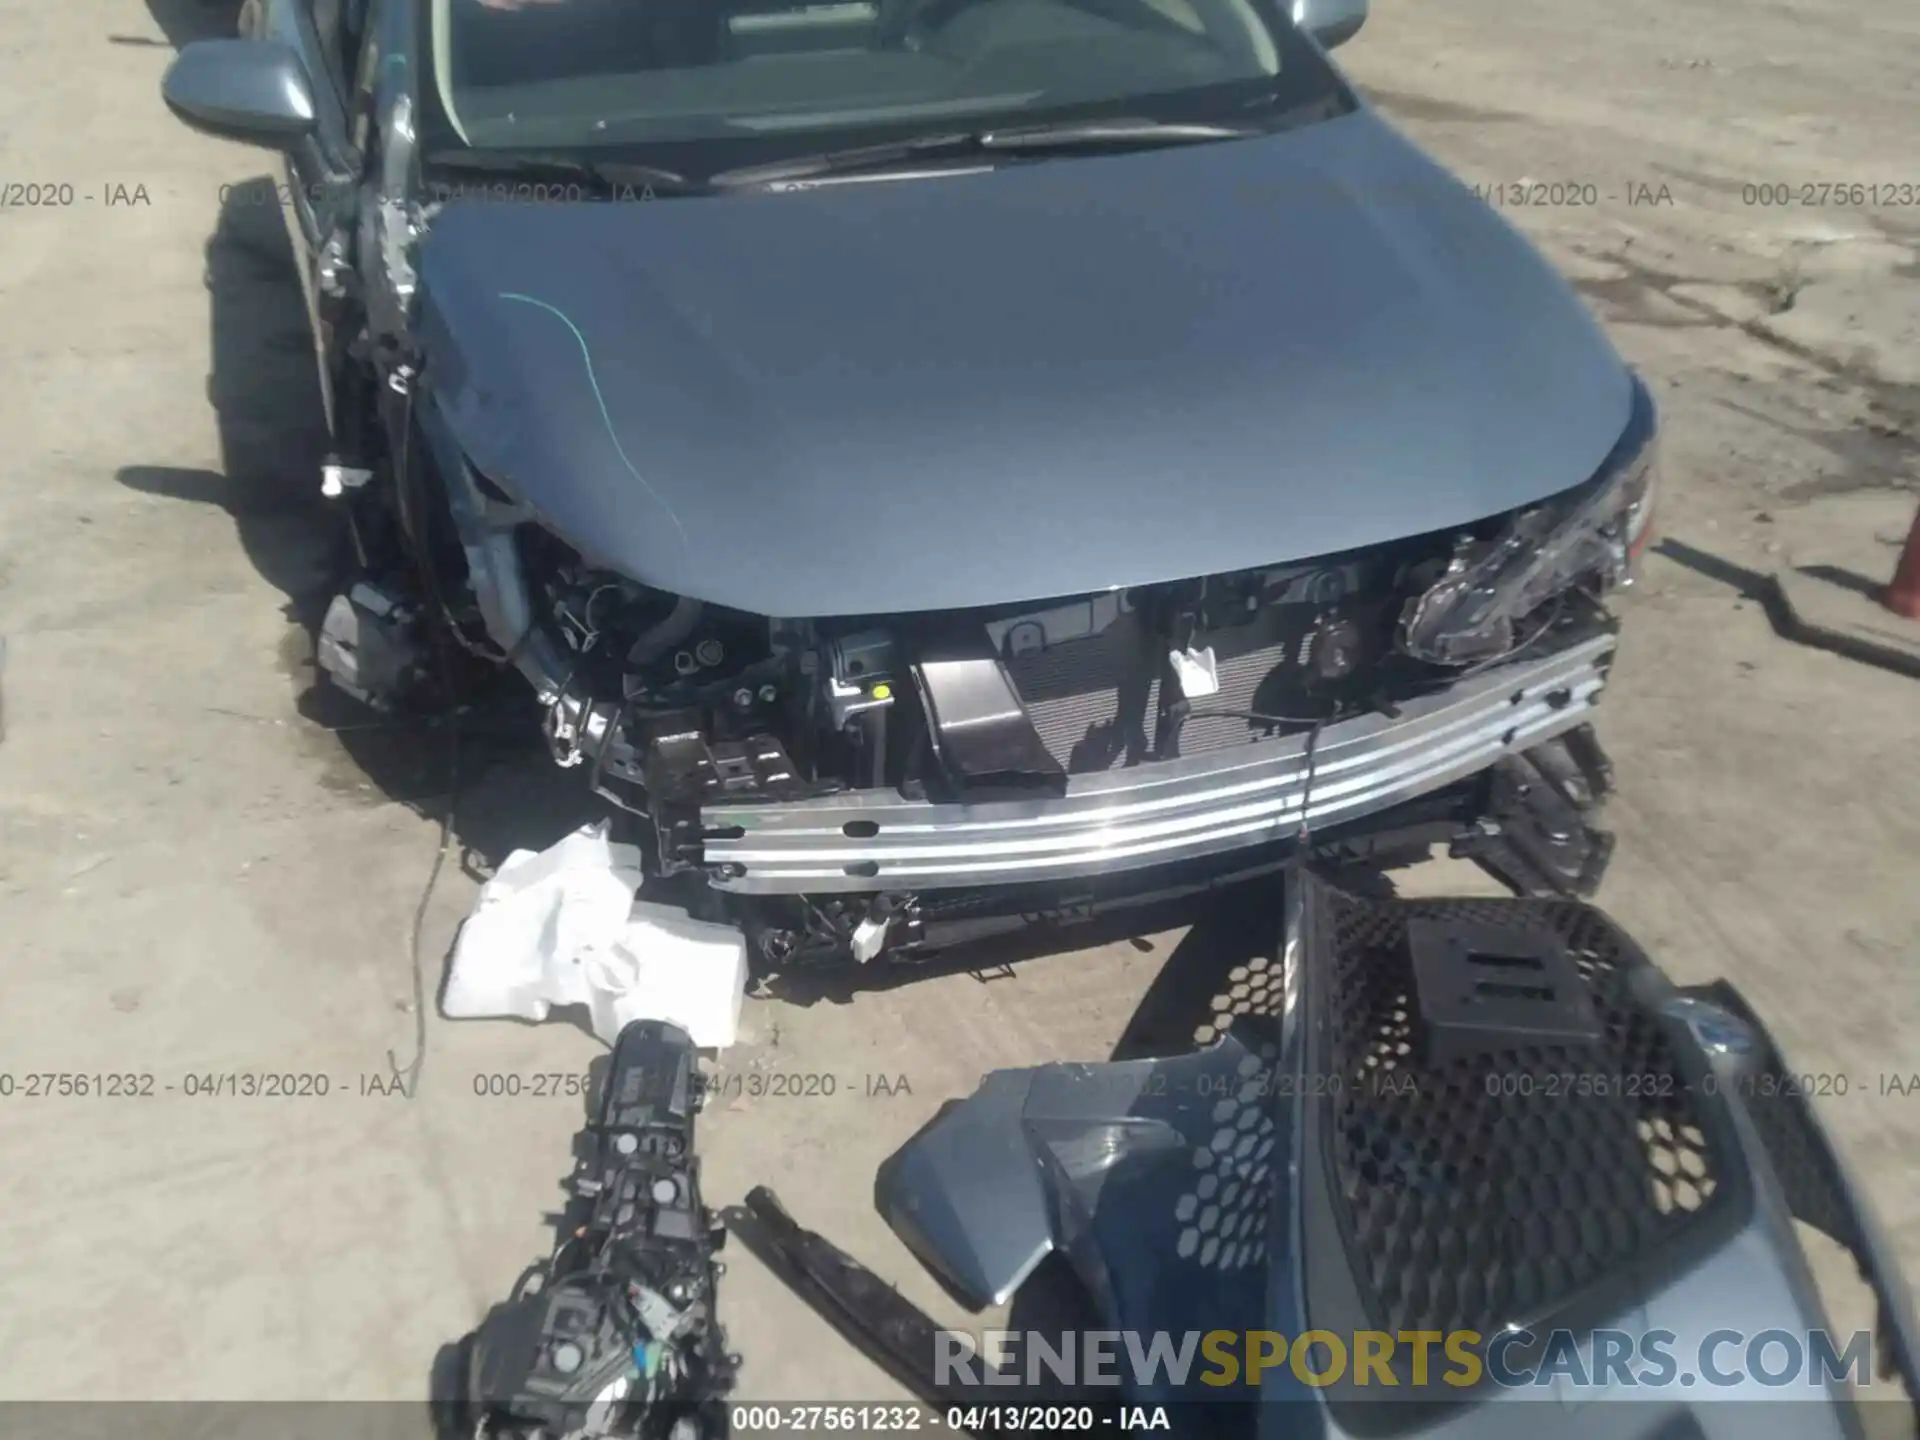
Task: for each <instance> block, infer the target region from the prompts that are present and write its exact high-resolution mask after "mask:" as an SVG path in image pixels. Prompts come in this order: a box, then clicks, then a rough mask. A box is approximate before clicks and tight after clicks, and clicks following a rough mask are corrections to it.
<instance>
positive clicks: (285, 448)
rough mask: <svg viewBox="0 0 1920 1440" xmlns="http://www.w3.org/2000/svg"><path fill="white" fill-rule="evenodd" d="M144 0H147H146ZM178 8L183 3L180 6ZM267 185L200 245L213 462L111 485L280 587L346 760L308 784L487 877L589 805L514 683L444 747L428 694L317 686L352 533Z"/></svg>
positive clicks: (295, 646)
mask: <svg viewBox="0 0 1920 1440" xmlns="http://www.w3.org/2000/svg"><path fill="white" fill-rule="evenodd" d="M156 3H157V0H156ZM177 8H183V9H184V8H186V6H185V4H184V0H183V3H182V4H181V6H179V7H177ZM280 193H281V190H280V187H279V186H278V185H277V184H276V182H275V180H274V179H273V178H272V177H270V176H266V175H262V176H258V177H256V178H254V179H252V180H248V181H245V182H244V183H241V184H237V185H231V186H227V187H224V188H223V191H222V196H221V202H220V209H219V214H218V217H217V219H216V222H215V225H214V230H213V234H212V236H211V237H210V238H209V239H208V241H207V245H206V270H205V279H206V286H207V292H208V316H209V326H210V332H211V333H210V346H209V349H210V355H211V373H210V374H209V375H208V377H207V400H208V403H209V404H210V405H211V406H212V408H213V411H214V416H215V423H216V429H217V432H218V436H219V446H220V464H219V468H218V469H198V468H188V467H179V466H168V465H128V466H126V467H124V468H122V469H121V470H120V472H119V476H118V478H119V480H120V483H121V484H123V485H125V486H127V487H128V488H129V489H133V490H138V491H141V492H142V493H144V494H150V495H163V496H167V497H170V498H173V499H177V500H180V501H182V502H184V503H188V504H198V505H212V506H216V507H218V508H219V509H221V510H224V511H225V512H226V513H227V514H228V515H229V516H230V517H231V518H232V520H233V524H234V531H235V535H236V537H237V538H238V540H239V543H240V546H241V548H242V549H243V550H244V551H245V553H246V555H247V558H248V560H249V561H250V562H251V563H252V565H253V567H254V569H255V570H256V571H257V572H258V573H259V575H260V576H261V578H262V579H264V580H265V581H267V583H268V584H270V585H272V586H273V587H274V588H275V589H276V590H278V591H279V592H280V594H281V596H282V597H283V601H282V606H281V609H282V613H283V614H284V616H285V617H286V619H287V622H288V634H287V639H286V642H285V644H284V645H283V647H282V667H283V669H284V670H285V672H286V674H287V676H288V679H289V682H290V684H291V685H292V686H293V688H294V692H295V706H296V709H297V710H298V711H299V713H300V715H301V716H302V717H303V718H304V719H306V720H307V721H308V722H309V723H310V724H311V725H313V726H314V727H316V728H317V729H321V730H325V731H327V732H329V733H330V734H332V735H333V736H334V737H335V738H336V739H337V740H338V742H339V751H340V754H341V756H343V757H344V764H339V765H335V766H334V767H333V770H334V772H335V773H332V774H329V775H324V776H322V775H317V776H316V783H317V784H324V785H325V786H326V788H329V789H336V790H354V791H364V792H366V793H369V794H371V795H372V796H374V797H375V798H377V799H384V800H391V801H396V802H399V803H402V804H405V805H407V806H409V807H410V808H412V809H414V810H415V811H417V812H418V813H420V814H421V815H423V816H425V817H426V818H429V819H432V820H436V821H438V820H443V819H445V818H446V814H447V810H448V805H449V801H450V800H451V801H452V802H453V807H454V811H455V814H454V832H455V835H456V838H457V840H458V842H459V845H460V847H461V856H462V863H463V866H464V868H466V869H467V870H468V872H469V873H472V874H485V873H489V872H490V871H491V870H492V869H493V868H495V867H497V865H498V864H499V862H500V861H501V860H502V859H504V858H505V856H506V855H507V853H508V852H509V851H511V850H513V849H515V848H521V847H525V848H531V849H539V848H541V847H542V846H544V845H547V844H551V843H552V842H553V841H554V840H557V839H558V838H559V837H560V836H561V835H563V834H565V833H566V832H567V831H568V830H570V829H573V828H575V827H576V826H578V825H580V824H582V823H584V822H585V821H587V820H589V819H592V818H594V817H595V815H596V814H597V813H598V810H597V807H595V806H594V805H593V804H592V802H591V800H590V797H588V796H587V795H585V793H584V787H583V786H579V785H570V784H568V783H566V782H567V781H568V780H569V779H571V776H569V775H567V774H563V773H562V772H559V771H556V770H555V769H554V768H553V766H552V765H551V764H550V763H549V762H548V760H547V758H546V753H545V750H544V748H543V747H542V746H541V744H540V741H539V738H538V734H539V732H538V728H537V724H536V723H535V721H536V719H537V717H536V715H535V714H534V713H533V711H532V707H531V700H530V697H528V696H524V695H522V694H521V691H522V690H523V689H524V687H520V686H518V685H516V684H514V683H512V677H506V683H503V684H502V685H501V686H499V687H497V689H498V691H499V693H498V694H491V693H488V694H482V693H477V692H472V693H467V694H464V695H463V702H466V705H465V710H466V713H464V714H463V715H462V716H461V717H460V719H459V722H458V732H459V738H458V749H457V752H456V748H455V742H454V739H453V733H452V732H453V729H454V726H453V723H452V721H451V720H450V717H449V716H448V715H447V714H446V713H444V711H443V708H442V707H440V706H439V705H438V704H437V703H433V702H430V703H429V704H427V705H426V706H424V707H423V708H422V710H421V711H420V712H419V713H410V714H404V715H401V714H394V715H388V714H382V713H380V712H378V711H375V710H372V709H370V708H369V707H367V706H364V705H362V704H360V703H359V702H357V701H355V700H353V699H351V698H350V697H348V696H347V695H345V694H344V693H343V692H341V691H339V690H337V689H336V688H334V687H333V686H331V685H329V684H325V683H321V682H320V681H319V680H318V678H317V676H316V673H315V670H314V664H313V654H314V639H315V636H316V635H317V633H318V630H319V626H320V623H321V621H322V619H323V618H324V617H325V614H326V608H327V604H328V602H329V601H330V600H331V599H332V597H333V596H334V595H335V594H336V593H338V592H339V591H340V590H341V589H342V588H344V587H345V585H346V584H347V583H348V582H349V581H350V580H351V578H352V574H353V564H354V560H353V552H352V545H351V538H350V536H349V534H348V532H347V530H346V527H345V525H344V523H343V522H342V520H341V517H340V516H339V514H338V512H337V511H335V510H334V509H333V508H332V507H330V506H329V505H328V504H327V503H326V502H325V501H323V499H322V498H321V495H320V483H319V482H320V466H321V464H322V462H323V460H324V458H325V456H326V453H327V449H328V432H327V424H326V417H325V413H324V410H323V407H322V404H321V399H320V391H319V385H318V382H317V380H316V377H315V370H314V351H313V332H312V328H311V326H310V325H309V323H308V318H307V312H306V304H305V301H304V299H303V297H302V295H301V291H300V283H299V273H298V271H297V270H296V268H295V265H294V258H293V248H292V243H291V241H290V239H289V235H288V230H287V225H286V221H285V219H284V217H283V215H282V212H281V208H280V205H281V202H280Z"/></svg>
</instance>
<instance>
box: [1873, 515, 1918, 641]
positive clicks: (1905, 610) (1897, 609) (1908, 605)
mask: <svg viewBox="0 0 1920 1440" xmlns="http://www.w3.org/2000/svg"><path fill="white" fill-rule="evenodd" d="M1880 603H1881V604H1882V605H1884V606H1886V607H1887V609H1889V610H1891V611H1893V613H1894V614H1896V615H1904V616H1906V617H1907V619H1909V620H1920V511H1915V512H1914V516H1913V528H1912V529H1911V530H1909V531H1908V532H1907V546H1906V549H1904V550H1902V551H1901V552H1900V563H1899V564H1898V565H1897V566H1895V567H1894V571H1893V583H1892V584H1890V585H1889V586H1887V588H1886V592H1885V593H1884V594H1882V595H1881V597H1880Z"/></svg>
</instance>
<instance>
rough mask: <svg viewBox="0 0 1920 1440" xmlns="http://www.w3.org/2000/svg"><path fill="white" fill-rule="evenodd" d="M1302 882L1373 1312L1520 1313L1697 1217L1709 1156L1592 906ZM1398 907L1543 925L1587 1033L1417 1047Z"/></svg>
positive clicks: (1623, 1261)
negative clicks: (1589, 1015) (1360, 893)
mask: <svg viewBox="0 0 1920 1440" xmlns="http://www.w3.org/2000/svg"><path fill="white" fill-rule="evenodd" d="M1322 894H1323V895H1325V896H1326V899H1327V902H1328V905H1327V910H1326V912H1325V914H1326V918H1327V919H1328V920H1330V921H1331V922H1332V923H1331V926H1330V927H1329V928H1330V929H1331V932H1332V934H1331V939H1332V944H1331V946H1330V949H1331V951H1332V956H1331V962H1332V963H1331V965H1330V967H1329V971H1328V972H1323V974H1324V976H1325V979H1326V980H1327V982H1328V983H1329V984H1330V988H1331V994H1330V997H1329V1001H1328V1005H1327V1008H1326V1009H1325V1010H1324V1011H1323V1012H1322V1013H1323V1014H1325V1016H1326V1018H1327V1022H1328V1026H1327V1032H1326V1036H1327V1041H1328V1050H1327V1055H1326V1058H1327V1060H1328V1061H1329V1062H1330V1063H1329V1064H1328V1065H1327V1066H1326V1071H1325V1073H1326V1074H1327V1075H1328V1076H1329V1077H1338V1085H1337V1093H1335V1094H1333V1095H1332V1096H1331V1100H1330V1105H1329V1111H1330V1118H1331V1123H1330V1124H1329V1125H1328V1127H1327V1130H1326V1132H1325V1137H1324V1138H1325V1141H1326V1145H1327V1149H1328V1152H1329V1153H1328V1159H1329V1162H1330V1165H1331V1169H1332V1173H1333V1178H1334V1183H1335V1186H1336V1194H1337V1197H1338V1203H1339V1205H1340V1207H1341V1209H1342V1211H1343V1214H1342V1216H1341V1220H1342V1224H1341V1229H1342V1232H1343V1234H1344V1235H1345V1237H1346V1240H1347V1244H1348V1249H1349V1255H1350V1259H1351V1261H1352V1264H1353V1269H1354V1273H1355V1276H1356V1278H1357V1279H1358V1281H1359V1282H1360V1286H1361V1291H1362V1295H1363V1297H1365V1298H1366V1299H1367V1301H1368V1302H1369V1303H1368V1308H1369V1309H1370V1310H1371V1311H1372V1312H1373V1313H1374V1317H1375V1319H1376V1322H1377V1323H1378V1324H1380V1325H1381V1327H1382V1328H1384V1329H1387V1330H1391V1331H1399V1330H1403V1329H1421V1330H1453V1329H1470V1330H1478V1331H1480V1332H1481V1333H1482V1334H1486V1333H1490V1332H1491V1331H1493V1330H1494V1329H1497V1328H1499V1327H1500V1326H1503V1325H1506V1324H1509V1323H1517V1324H1528V1323H1532V1322H1534V1321H1536V1320H1538V1319H1539V1318H1541V1317H1543V1316H1546V1315H1548V1314H1551V1313H1555V1312H1557V1311H1559V1310H1561V1308H1562V1307H1563V1306H1564V1305H1566V1304H1567V1303H1568V1302H1570V1301H1571V1300H1573V1299H1574V1298H1575V1297H1576V1296H1577V1295H1578V1294H1579V1293H1580V1292H1581V1291H1583V1290H1585V1289H1587V1288H1588V1287H1590V1286H1592V1285H1594V1284H1595V1283H1596V1282H1599V1281H1601V1280H1602V1279H1603V1278H1604V1277H1607V1276H1608V1275H1609V1274H1610V1273H1613V1272H1617V1271H1619V1270H1620V1269H1621V1267H1623V1266H1624V1265H1627V1264H1629V1263H1631V1262H1634V1261H1637V1260H1642V1259H1645V1258H1646V1257H1648V1256H1649V1254H1650V1253H1651V1252H1653V1251H1655V1250H1658V1249H1661V1248H1663V1247H1664V1245H1665V1244H1666V1243H1667V1242H1668V1241H1670V1240H1675V1239H1678V1238H1679V1237H1681V1236H1682V1235H1683V1234H1684V1233H1685V1232H1686V1231H1688V1230H1689V1229H1690V1228H1691V1227H1693V1226H1695V1225H1696V1224H1697V1223H1699V1222H1700V1221H1701V1220H1702V1219H1703V1218H1704V1217H1705V1216H1706V1214H1707V1212H1708V1211H1709V1209H1710V1208H1711V1204H1712V1201H1713V1197H1714V1195H1715V1193H1716V1191H1717V1190H1719V1189H1720V1188H1722V1187H1721V1185H1720V1176H1721V1175H1722V1174H1723V1173H1725V1171H1726V1165H1725V1162H1724V1161H1723V1160H1722V1159H1721V1158H1720V1156H1719V1154H1717V1153H1716V1147H1715V1146H1714V1145H1713V1144H1712V1143H1710V1142H1709V1139H1708V1131H1707V1129H1706V1128H1705V1127H1704V1126H1703V1124H1702V1119H1701V1116H1700V1114H1699V1113H1698V1102H1697V1100H1696V1097H1695V1096H1694V1095H1693V1093H1692V1092H1691V1090H1690V1087H1689V1085H1688V1082H1687V1080H1686V1079H1684V1078H1683V1077H1682V1075H1681V1074H1680V1073H1679V1071H1678V1070H1677V1069H1676V1063H1675V1054H1674V1051H1673V1048H1672V1046H1671V1044H1670V1042H1669V1040H1668V1038H1667V1035H1666V1033H1665V1032H1664V1030H1663V1029H1662V1027H1661V1025H1660V1023H1659V1021H1658V1020H1657V1019H1656V1018H1655V1017H1654V1016H1653V1015H1651V1014H1649V1013H1647V1011H1646V1010H1645V1009H1644V1008H1643V1007H1642V1006H1641V1005H1639V1004H1638V1003H1637V1002H1636V1001H1635V1000H1634V998H1633V997H1632V994H1631V991H1630V987H1629V981H1630V978H1631V974H1632V972H1633V971H1634V970H1636V969H1639V968H1643V967H1645V961H1644V960H1642V959H1640V958H1639V956H1638V952H1637V950H1634V949H1633V947H1632V946H1631V944H1630V942H1625V941H1624V937H1622V936H1620V934H1619V932H1618V931H1616V930H1615V929H1614V928H1613V926H1612V925H1611V924H1610V923H1609V922H1608V921H1607V920H1606V919H1605V917H1604V916H1602V915H1601V914H1600V913H1599V912H1598V911H1596V910H1594V909H1592V908H1590V907H1588V906H1585V905H1581V904H1578V903H1577V902H1571V901H1520V900H1500V901H1476V900H1434V901H1417V900H1415V901H1385V902H1380V901H1370V900H1363V899H1358V898H1355V897H1353V896H1349V895H1345V894H1342V893H1339V892H1334V891H1323V892H1322ZM1416 917H1419V918H1426V919H1432V920H1437V921H1442V922H1446V921H1455V922H1464V923H1469V924H1473V923H1478V924H1486V925H1496V926H1517V927H1520V928H1523V929H1531V930H1545V931H1547V932H1548V933H1550V934H1552V935H1553V936H1554V937H1555V938H1557V939H1558V940H1559V941H1560V943H1561V944H1562V945H1564V946H1565V947H1566V949H1567V952H1568V954H1569V955H1570V957H1571V958H1572V959H1573V961H1574V963H1575V965H1576V966H1577V967H1578V969H1579V972H1580V974H1581V977H1582V978H1583V980H1584V981H1585V982H1586V985H1587V986H1588V988H1589V991H1590V993H1591V996H1592V999H1593V1001H1594V1004H1595V1007H1596V1009H1597V1011H1598V1013H1599V1016H1600V1019H1601V1022H1602V1025H1603V1027H1604V1038H1603V1039H1602V1040H1601V1041H1599V1042H1598V1043H1597V1044H1581V1043H1577V1042H1575V1043H1568V1044H1544V1045H1524V1046H1519V1047H1516V1048H1513V1049H1508V1050H1504V1051H1498V1052H1493V1053H1487V1054H1480V1055H1475V1056H1468V1057H1463V1058H1460V1059H1456V1060H1453V1061H1451V1062H1449V1063H1446V1064H1443V1065H1438V1066H1429V1065H1428V1064H1426V1063H1425V1062H1424V1061H1423V1060H1422V1058H1421V1055H1420V1050H1419V1044H1418V1033H1417V1028H1416V1020H1415V1015H1414V1008H1415V1004H1416V1002H1415V999H1414V994H1415V991H1414V980H1413V969H1412V962H1411V959H1410V956H1409V950H1408V944H1407V922H1408V921H1409V920H1410V919H1413V918H1416ZM1322 933H1323V934H1324V933H1325V932H1324V931H1323V932H1322ZM1334 1088H1335V1087H1334V1086H1333V1085H1332V1084H1331V1083H1330V1085H1329V1089H1334Z"/></svg>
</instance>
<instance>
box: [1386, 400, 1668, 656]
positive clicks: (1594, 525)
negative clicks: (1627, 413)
mask: <svg viewBox="0 0 1920 1440" xmlns="http://www.w3.org/2000/svg"><path fill="white" fill-rule="evenodd" d="M1654 434H1655V424H1654V412H1653V400H1652V397H1651V396H1650V395H1649V394H1648V393H1647V390H1646V387H1645V386H1644V385H1642V384H1641V383H1640V381H1639V379H1638V378H1635V380H1634V382H1633V415H1632V419H1631V420H1630V421H1629V422H1628V425H1627V430H1626V433H1625V434H1624V435H1623V436H1622V437H1621V439H1620V442H1619V444H1618V445H1616V446H1615V447H1614V451H1613V453H1612V454H1611V455H1610V456H1608V458H1607V462H1606V464H1605V465H1604V466H1602V467H1601V471H1600V474H1599V475H1598V476H1596V477H1595V478H1594V479H1593V480H1590V481H1588V482H1587V483H1586V484H1585V485H1582V486H1581V487H1580V488H1579V489H1578V490H1575V491H1572V492H1570V493H1569V494H1567V495H1563V496H1560V497H1558V498H1556V499H1554V500H1550V501H1548V502H1547V503H1546V504H1544V505H1537V506H1534V507H1532V508H1531V509H1527V510H1522V511H1520V512H1519V513H1518V514H1517V515H1515V516H1513V517H1512V518H1511V519H1510V520H1508V521H1507V522H1506V523H1505V524H1504V525H1503V526H1502V527H1501V528H1500V530H1499V531H1498V533H1496V534H1495V535H1494V536H1493V537H1492V538H1491V539H1486V540H1475V541H1470V542H1468V543H1466V544H1464V545H1462V547H1461V548H1460V549H1459V551H1457V552H1456V553H1455V555H1454V557H1453V559H1452V561H1451V563H1450V564H1449V565H1448V566H1447V569H1446V572H1445V573H1444V574H1443V575H1441V576H1440V578H1439V579H1438V580H1437V581H1435V582H1434V583H1433V584H1432V585H1431V586H1429V587H1428V588H1427V589H1426V590H1424V591H1423V592H1422V593H1421V594H1419V595H1418V596H1416V597H1415V598H1414V599H1413V600H1411V601H1410V602H1408V605H1407V608H1406V610H1405V612H1404V613H1403V614H1402V615H1401V617H1400V648H1401V649H1402V650H1404V651H1405V652H1406V653H1407V654H1409V655H1411V656H1413V657H1414V658H1415V659H1417V660H1426V661H1430V662H1431V663H1433V664H1435V665H1470V664H1474V663H1476V662H1483V661H1487V660H1496V659H1498V658H1499V657H1501V656H1502V655H1505V654H1508V653H1509V652H1511V651H1512V650H1514V649H1516V648H1518V646H1519V645H1520V644H1521V643H1523V636H1522V627H1523V626H1524V624H1525V621H1526V620H1527V617H1528V616H1530V615H1532V614H1533V613H1534V612H1535V611H1536V610H1538V609H1539V608H1540V607H1541V606H1542V605H1543V604H1545V603H1546V602H1547V601H1549V600H1551V599H1553V598H1554V597H1555V596H1557V595H1560V594H1563V593H1564V592H1566V591H1568V590H1570V589H1573V588H1574V587H1575V586H1578V585H1588V586H1590V587H1591V588H1592V589H1593V590H1594V591H1595V592H1596V593H1598V592H1604V591H1606V590H1610V589H1612V588H1613V587H1614V586H1616V585H1620V584H1624V583H1627V582H1628V581H1629V580H1630V579H1631V578H1632V575H1633V570H1634V565H1635V562H1636V561H1637V560H1638V559H1639V557H1640V554H1641V552H1642V551H1643V550H1645V548H1646V546H1647V542H1648V541H1649V540H1651V539H1652V538H1653V501H1654V491H1655V489H1656V475H1657V470H1658V457H1657V447H1656V444H1655V439H1654Z"/></svg>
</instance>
